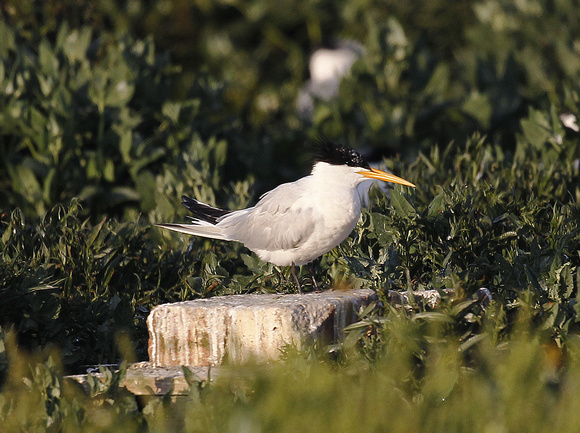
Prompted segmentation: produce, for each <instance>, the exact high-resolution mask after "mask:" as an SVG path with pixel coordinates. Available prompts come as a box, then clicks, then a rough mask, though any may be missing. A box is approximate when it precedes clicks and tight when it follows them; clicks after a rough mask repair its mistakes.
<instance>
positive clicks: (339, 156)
mask: <svg viewBox="0 0 580 433" xmlns="http://www.w3.org/2000/svg"><path fill="white" fill-rule="evenodd" d="M369 179H378V180H382V181H385V182H392V183H398V184H401V185H406V186H410V187H415V185H414V184H412V183H411V182H409V181H407V180H405V179H402V178H400V177H397V176H395V175H393V174H390V173H386V172H384V171H381V170H378V169H376V168H373V167H371V166H370V165H369V163H368V162H367V161H366V160H365V159H364V158H363V157H362V155H361V154H360V153H358V152H357V151H355V150H354V149H351V148H349V147H346V146H342V145H340V144H337V143H333V142H330V141H321V142H320V144H319V148H318V151H317V152H316V154H315V161H314V165H313V167H312V171H311V173H310V174H309V175H308V176H305V177H303V178H301V179H298V180H297V181H294V182H289V183H284V184H282V185H279V186H278V187H276V188H274V189H273V190H271V191H269V192H267V193H265V194H263V195H262V196H261V197H260V199H259V201H258V203H257V204H256V205H255V206H253V207H249V208H246V209H241V210H233V211H231V210H225V209H219V208H216V207H213V206H210V205H207V204H205V203H202V202H200V201H198V200H194V199H192V198H189V197H187V196H183V197H182V200H183V202H182V204H183V206H185V208H187V209H188V210H189V211H190V212H191V213H192V214H193V216H192V217H191V218H192V222H191V223H190V224H156V225H157V226H159V227H162V228H164V229H169V230H173V231H176V232H180V233H186V234H189V235H195V236H202V237H205V238H213V239H220V240H225V241H236V242H241V243H242V244H244V245H245V246H246V247H247V248H248V249H250V250H251V251H253V252H254V253H255V254H256V255H257V256H258V257H259V258H260V259H261V260H263V261H266V262H270V263H273V264H274V265H276V266H291V267H292V275H293V277H294V280H295V281H296V284H297V286H298V291H300V281H299V280H298V277H297V276H296V271H295V266H301V265H304V264H307V263H310V262H312V261H313V260H314V259H316V258H317V257H319V256H321V255H323V254H325V253H327V252H328V251H330V250H332V249H333V248H335V247H336V246H338V245H339V244H340V243H341V242H342V241H343V240H344V239H346V237H347V236H348V235H349V234H350V233H351V232H352V230H353V229H354V227H355V226H356V224H357V222H358V220H359V217H360V214H361V197H360V195H359V192H358V190H357V186H358V185H359V184H360V183H362V182H364V181H365V180H369ZM313 281H314V279H313ZM314 285H316V283H314Z"/></svg>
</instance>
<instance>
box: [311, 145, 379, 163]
mask: <svg viewBox="0 0 580 433" xmlns="http://www.w3.org/2000/svg"><path fill="white" fill-rule="evenodd" d="M314 160H315V161H316V162H326V163H328V164H332V165H348V166H350V167H361V168H367V169H370V166H369V163H368V162H367V161H366V160H365V159H364V158H363V157H362V155H361V154H360V153H358V152H357V151H356V150H354V149H351V148H350V147H346V146H343V145H341V144H337V143H333V142H331V141H326V140H325V141H322V140H321V141H320V142H319V143H318V150H317V152H316V154H315V157H314Z"/></svg>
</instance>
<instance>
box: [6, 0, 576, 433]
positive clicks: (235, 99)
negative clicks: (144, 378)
mask: <svg viewBox="0 0 580 433" xmlns="http://www.w3.org/2000/svg"><path fill="white" fill-rule="evenodd" d="M577 6H578V5H577V4H576V2H574V1H573V0H562V1H558V2H553V4H549V5H544V4H541V3H540V2H537V1H533V0H530V1H517V2H509V1H508V2H501V3H499V2H495V1H478V2H452V3H450V2H447V1H444V0H431V1H427V0H420V1H419V2H399V1H391V0H385V1H383V2H378V3H377V2H366V1H363V0H343V1H339V2H320V1H319V2H307V3H300V4H296V3H295V2H292V1H284V2H281V3H280V2H278V3H276V5H273V4H272V3H271V2H268V1H265V0H258V1H250V2H244V1H234V2H232V1H228V2H212V3H211V4H210V3H209V2H202V1H198V0H186V1H179V2H178V1H174V0H163V1H161V0H150V1H146V2H135V1H132V2H126V1H117V0H112V1H109V0H103V1H88V0H79V1H75V2H61V1H59V0H51V1H46V2H37V1H33V0H23V1H19V2H14V1H13V2H10V1H9V2H7V4H6V5H3V6H2V7H1V9H2V14H3V20H1V21H0V102H1V103H0V325H1V326H2V329H3V331H2V333H1V334H0V372H1V373H2V375H3V382H4V386H3V388H2V392H1V393H0V424H1V425H2V426H3V428H4V430H6V431H88V432H90V431H113V430H115V431H178V430H184V431H204V432H206V431H240V430H248V431H256V432H259V431H285V430H288V431H297V430H308V431H319V430H322V429H324V430H325V431H326V430H333V431H383V430H384V431H388V430H389V429H391V430H393V431H443V430H445V431H466V430H476V431H477V430H481V431H494V430H499V431H521V430H526V431H546V430H547V429H550V430H554V429H557V430H561V431H568V430H573V429H574V430H575V429H577V425H578V419H577V415H576V413H577V410H576V409H575V408H576V407H577V405H578V401H577V397H576V394H577V393H576V392H575V391H574V390H575V389H577V387H578V378H579V377H580V375H579V370H578V368H579V367H578V366H579V365H580V362H579V361H580V360H579V359H578V354H579V353H580V352H579V350H578V337H577V335H578V326H577V323H578V313H579V312H580V307H579V306H578V305H579V304H578V301H577V298H578V296H579V284H580V255H579V251H580V230H579V225H578V221H580V207H579V203H580V183H579V181H578V179H580V168H579V167H580V163H579V155H580V136H579V134H578V132H577V131H575V129H574V127H570V125H567V126H564V124H563V122H562V120H561V119H560V115H561V114H562V113H564V112H567V113H570V114H571V115H574V116H576V117H578V116H579V115H580V110H579V109H578V107H579V94H580V88H579V86H578V83H579V82H580V81H579V79H578V78H579V76H580V60H579V59H580V57H579V54H578V42H577V40H578V36H579V35H578V31H579V30H578V29H579V27H578V26H577V25H576V24H577V23H576V20H577V19H576V15H577V14H576V13H575V12H576V11H577V9H578V7H577ZM342 37H352V38H354V39H356V40H357V41H359V42H360V43H361V44H362V45H364V54H363V55H362V57H361V58H360V59H359V60H358V61H357V62H356V63H355V64H354V66H353V68H352V70H351V71H350V73H349V74H348V75H347V76H346V77H345V78H344V79H343V80H342V82H341V85H340V95H339V98H338V99H336V100H334V101H323V100H316V101H315V102H314V110H313V113H312V118H311V119H303V118H302V117H300V115H299V114H298V113H297V110H296V97H297V95H298V93H299V89H300V88H301V87H302V86H303V85H304V82H305V80H306V78H307V64H308V60H307V56H308V54H309V51H311V50H312V49H313V48H314V47H315V46H316V45H318V44H319V43H321V42H326V40H332V39H339V38H342ZM167 50H168V51H167ZM169 52H170V54H171V56H170V54H169ZM316 136H325V137H328V138H331V139H337V140H340V141H342V142H345V143H347V144H350V145H353V146H355V147H357V146H360V147H364V148H368V149H370V150H371V151H376V152H377V153H378V154H381V155H389V156H391V155H392V154H394V153H399V154H400V155H399V156H395V157H393V158H390V159H389V160H385V161H384V163H385V164H386V166H387V168H388V169H389V170H391V171H393V172H394V173H396V174H397V175H400V176H402V177H404V178H406V179H408V180H410V181H412V182H414V183H415V184H416V185H417V186H418V187H417V188H416V189H413V190H411V189H408V188H403V187H399V186H395V187H394V188H390V187H389V189H384V190H378V189H373V190H371V192H370V194H369V198H370V205H369V207H368V208H367V209H366V210H365V211H364V212H363V216H362V219H361V221H360V224H359V225H358V226H357V228H356V229H355V231H354V232H353V234H352V235H351V236H349V238H347V240H346V241H345V242H344V243H343V244H341V245H340V246H339V247H338V248H337V249H335V250H334V251H331V252H330V253H328V254H326V255H325V256H323V257H322V258H321V259H320V260H318V261H317V262H316V263H315V264H314V271H315V276H316V279H317V281H318V283H319V284H322V286H323V287H325V288H328V287H339V288H344V287H346V288H348V287H360V286H364V287H370V288H373V289H375V290H377V292H378V293H379V294H380V296H381V297H382V301H381V303H377V304H376V305H373V306H371V307H369V308H368V309H366V310H365V311H363V312H361V320H360V321H359V322H358V323H356V324H354V325H352V326H351V327H349V328H348V329H347V331H348V335H347V337H346V339H345V341H344V342H343V343H341V344H340V345H338V346H335V347H332V348H319V349H318V350H314V349H312V350H310V351H307V353H304V354H298V355H291V354H287V357H286V358H287V359H286V361H285V363H284V364H283V365H274V366H271V367H269V368H264V367H260V368H256V369H253V368H252V367H251V366H248V367H246V368H247V370H243V372H247V375H244V376H243V377H240V376H238V377H235V378H234V379H231V380H230V379H228V378H227V376H226V377H224V378H223V379H220V380H218V381H217V382H216V383H215V384H209V385H208V384H207V383H198V382H196V381H195V380H192V390H191V395H190V397H189V398H188V399H187V401H186V402H185V403H183V404H182V405H181V406H180V405H172V404H171V403H170V400H169V397H166V398H164V399H161V400H159V399H151V401H149V402H142V401H138V399H136V398H135V396H133V395H131V394H130V393H128V392H126V390H123V389H121V388H119V386H118V385H119V380H120V379H121V378H122V375H123V374H124V370H123V368H121V371H120V372H119V373H117V374H113V373H111V372H106V374H105V377H106V380H105V381H104V382H99V381H98V380H96V379H91V381H90V390H89V391H84V390H81V389H79V388H78V387H76V386H75V385H74V384H72V383H70V382H69V381H68V380H65V379H63V374H64V373H65V372H76V371H78V370H80V369H81V367H82V366H84V365H87V364H95V363H110V362H120V361H121V360H127V361H131V360H134V359H135V358H136V359H145V358H146V329H145V318H146V316H147V313H148V312H149V311H150V309H151V308H152V307H153V306H155V305H157V304H159V303H163V302H173V301H178V300H185V299H194V298H199V297H206V296H213V295H222V294H230V293H248V292H279V293H289V292H293V291H295V290H296V288H295V287H294V284H293V282H292V279H291V277H290V275H289V271H288V270H279V269H276V268H275V267H273V266H272V265H269V264H266V263H263V262H261V261H260V260H258V259H257V258H256V257H255V256H254V255H252V254H250V253H249V252H248V251H247V250H246V249H244V248H243V247H242V246H240V245H237V244H231V243H227V242H220V241H210V240H205V239H199V238H192V239H191V240H189V244H188V243H187V242H188V240H187V239H185V238H184V237H183V236H180V235H176V234H173V233H167V232H163V231H161V230H159V229H157V228H152V227H151V225H152V223H156V222H166V221H179V220H185V215H186V212H185V209H183V208H182V207H181V206H180V204H179V202H180V196H181V195H182V194H188V195H191V196H194V197H196V198H198V199H200V200H203V201H206V202H209V203H210V204H214V205H220V206H223V207H227V208H240V207H244V206H247V205H248V204H249V203H251V202H253V201H255V198H254V196H257V195H259V193H261V192H263V191H265V190H266V189H268V188H270V187H272V186H274V185H275V184H278V183H279V182H280V181H283V180H294V179H296V178H297V177H298V176H300V175H302V174H304V173H305V170H306V166H307V163H308V154H309V152H310V151H311V150H312V148H311V143H312V141H313V139H314V138H315V137H316ZM250 173H251V175H250ZM300 276H301V278H302V280H303V283H304V287H305V288H306V289H307V290H310V289H311V288H312V286H311V285H310V284H311V280H310V277H309V274H308V272H306V270H302V272H301V275H300ZM482 287H483V288H485V289H486V290H489V293H491V295H492V298H493V301H492V302H491V303H490V304H488V302H487V301H488V300H486V299H483V298H481V295H482V293H484V294H485V293H486V292H485V291H484V292H482V291H481V290H479V289H480V288H482ZM391 289H394V290H398V291H407V292H408V293H410V292H412V291H417V290H424V289H435V290H438V291H440V293H441V294H442V296H443V301H442V305H441V306H440V307H439V308H437V309H432V308H430V307H429V306H427V305H423V304H420V303H417V302H414V303H413V302H412V303H411V304H409V305H405V306H398V305H397V306H392V305H390V304H389V300H391V298H389V295H388V291H387V290H391ZM448 289H452V291H453V293H454V294H453V295H451V296H450V295H449V290H448ZM17 342H18V343H17ZM123 342H124V343H123ZM131 342H132V343H131ZM121 343H122V344H121ZM17 347H20V348H21V349H17ZM55 348H58V349H55ZM190 379H191V378H190ZM467 423H469V424H467Z"/></svg>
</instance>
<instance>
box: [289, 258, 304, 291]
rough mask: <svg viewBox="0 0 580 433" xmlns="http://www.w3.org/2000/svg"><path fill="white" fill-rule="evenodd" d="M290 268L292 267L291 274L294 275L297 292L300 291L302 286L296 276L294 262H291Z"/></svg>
mask: <svg viewBox="0 0 580 433" xmlns="http://www.w3.org/2000/svg"><path fill="white" fill-rule="evenodd" d="M291 269H292V276H293V277H294V281H296V286H297V287H298V293H302V287H301V286H300V280H299V279H298V276H297V275H296V266H294V263H292V266H291Z"/></svg>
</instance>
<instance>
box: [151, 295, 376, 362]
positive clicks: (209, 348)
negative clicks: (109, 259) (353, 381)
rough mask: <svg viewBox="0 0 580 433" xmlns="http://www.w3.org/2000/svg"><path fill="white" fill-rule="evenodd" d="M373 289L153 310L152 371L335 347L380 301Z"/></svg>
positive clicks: (182, 304)
mask: <svg viewBox="0 0 580 433" xmlns="http://www.w3.org/2000/svg"><path fill="white" fill-rule="evenodd" d="M377 299H378V297H377V295H376V294H375V292H374V291H372V290H369V289H360V290H350V291H326V292H319V293H306V294H296V295H280V294H263V295H232V296H220V297H215V298H210V299H199V300H195V301H187V302H178V303H174V304H165V305H159V306H157V307H155V308H154V309H153V310H152V311H151V313H150V314H149V317H148V319H147V326H148V328H149V360H150V363H151V364H152V365H153V366H154V367H159V366H164V367H170V366H179V365H188V366H209V365H212V366H214V365H220V364H222V363H223V362H224V361H226V360H229V361H230V362H234V363H241V362H248V361H255V362H264V361H270V360H276V359H278V358H279V356H280V353H281V349H283V348H284V347H285V346H286V345H294V346H296V347H301V346H302V344H303V343H304V342H309V341H313V340H315V339H316V340H318V341H320V342H322V343H323V344H324V343H330V342H333V341H337V340H338V339H339V338H340V337H341V334H342V329H343V328H344V327H345V326H346V325H349V324H350V323H353V322H354V321H355V320H357V312H358V311H359V309H360V308H361V307H362V306H366V305H368V304H369V303H370V302H372V301H374V300H377Z"/></svg>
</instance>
